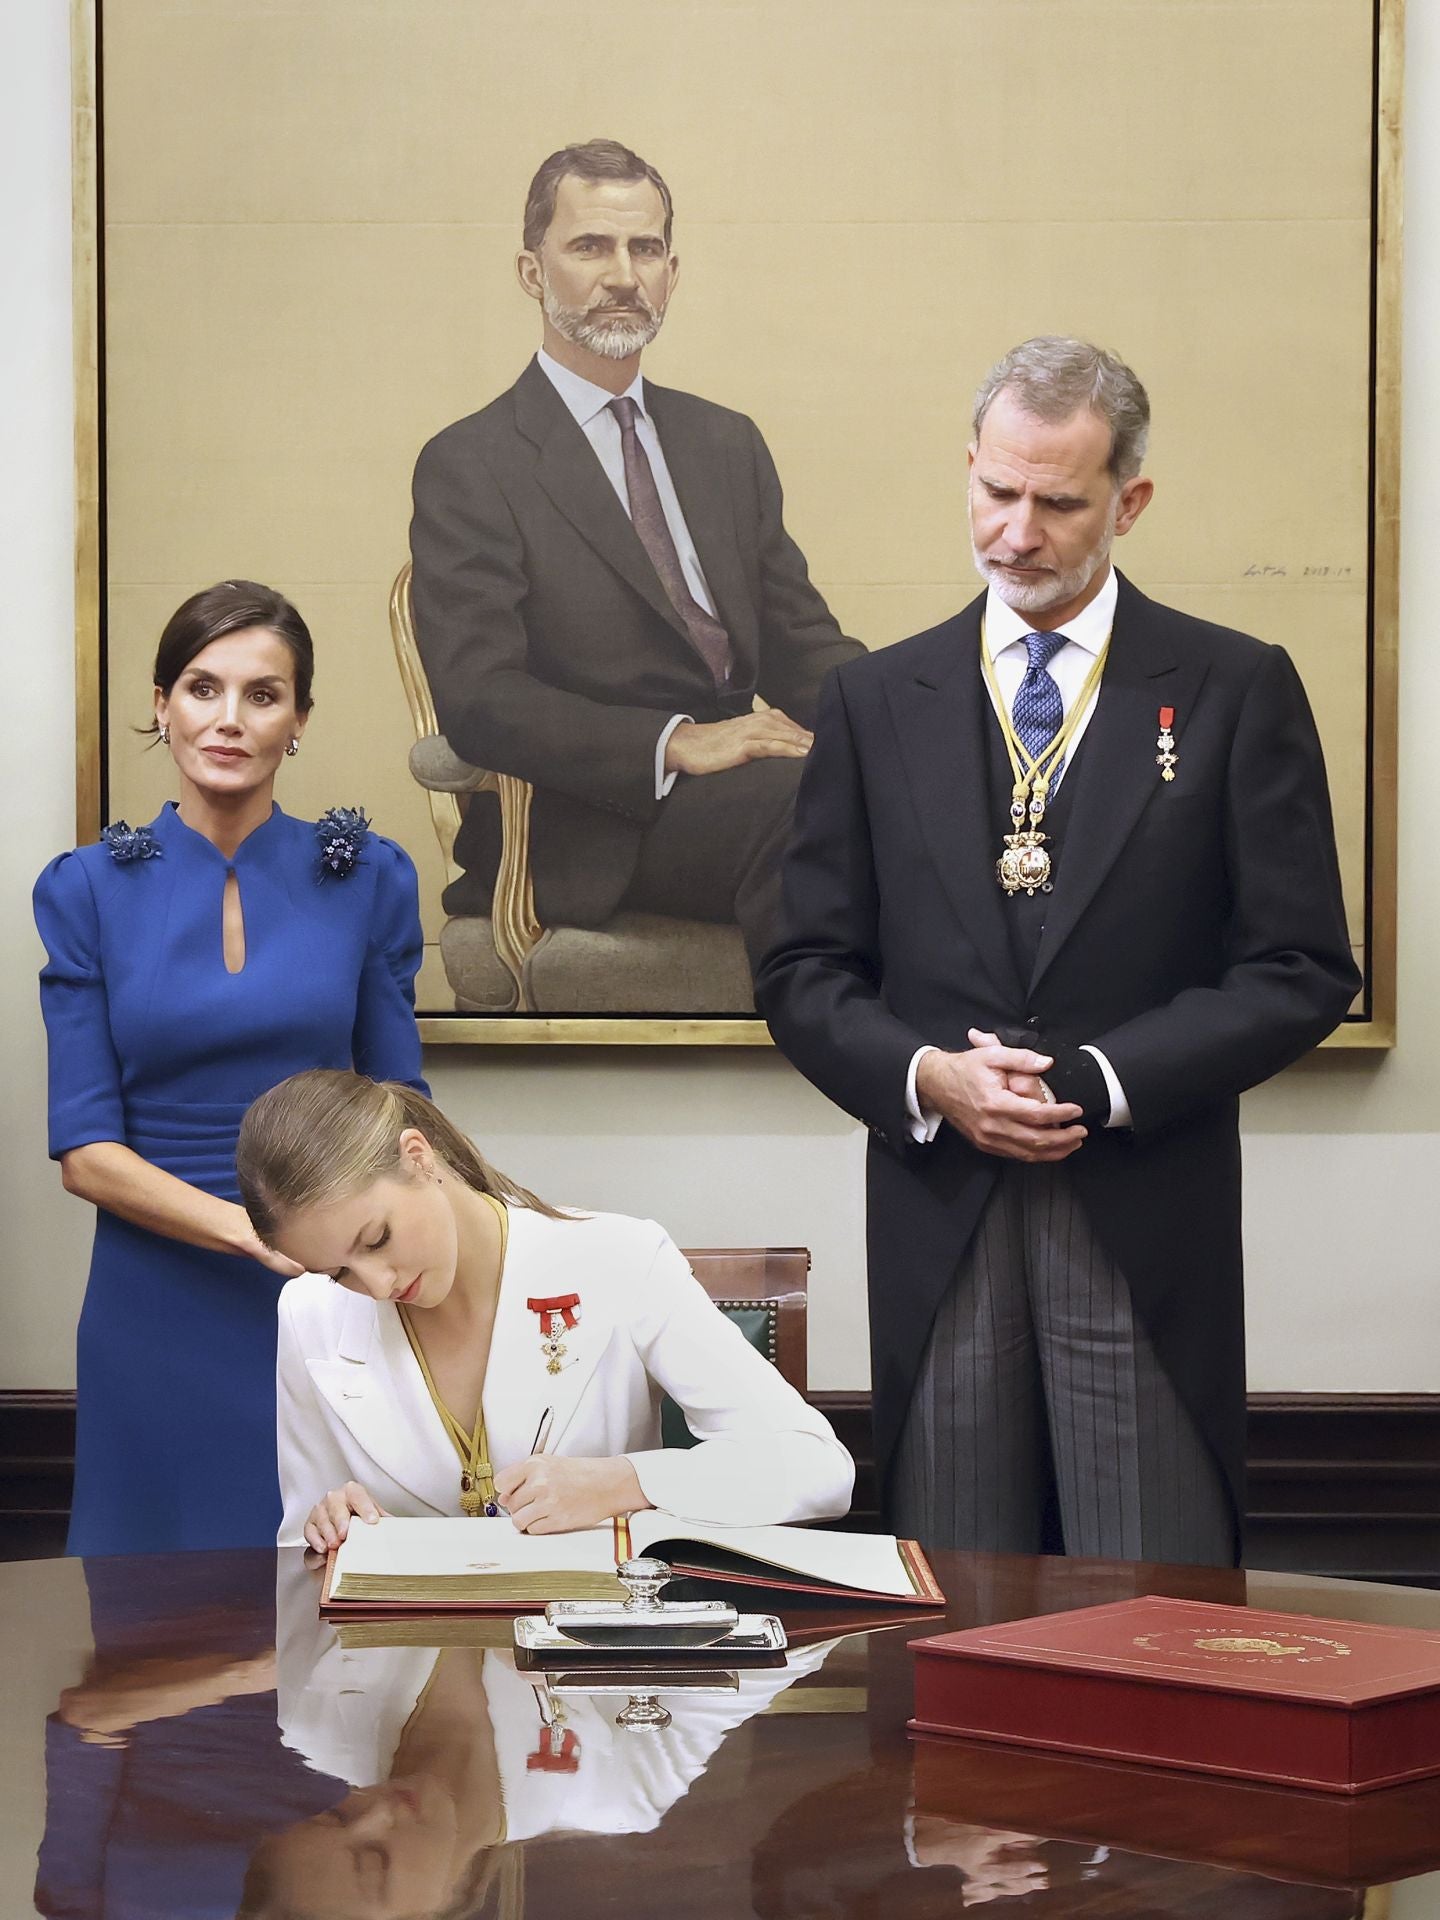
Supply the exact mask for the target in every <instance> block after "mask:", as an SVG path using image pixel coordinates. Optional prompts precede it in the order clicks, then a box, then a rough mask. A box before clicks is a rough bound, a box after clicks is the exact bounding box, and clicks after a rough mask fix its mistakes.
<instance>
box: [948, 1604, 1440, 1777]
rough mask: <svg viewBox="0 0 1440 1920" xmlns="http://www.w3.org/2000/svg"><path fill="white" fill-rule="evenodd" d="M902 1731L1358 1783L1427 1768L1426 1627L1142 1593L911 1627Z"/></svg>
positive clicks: (1437, 1751)
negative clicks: (935, 1628) (911, 1681)
mask: <svg viewBox="0 0 1440 1920" xmlns="http://www.w3.org/2000/svg"><path fill="white" fill-rule="evenodd" d="M912 1651H913V1652H914V1654H915V1717H914V1719H913V1720H912V1721H911V1722H910V1727H911V1731H912V1732H914V1733H924V1734H935V1735H945V1734H957V1735H961V1736H964V1737H966V1738H970V1739H977V1738H978V1739H982V1740H994V1741H1001V1742H1003V1743H1004V1744H1005V1745H1007V1746H1023V1747H1031V1748H1038V1749H1041V1750H1048V1751H1052V1752H1064V1753H1080V1754H1090V1755H1092V1756H1095V1757H1098V1758H1101V1759H1107V1760H1123V1761H1127V1762H1138V1763H1141V1764H1144V1765H1147V1766H1161V1767H1179V1768H1183V1769H1185V1770H1186V1771H1189V1772H1200V1773H1214V1774H1225V1775H1230V1776H1233V1777H1238V1778H1241V1779H1252V1780H1268V1781H1273V1782H1277V1783H1279V1784H1283V1785H1288V1786H1297V1787H1307V1788H1311V1789H1317V1790H1319V1791H1321V1792H1327V1793H1364V1792H1368V1791H1370V1790H1372V1789H1374V1788H1377V1787H1385V1786H1393V1785H1396V1784H1398V1783H1400V1782H1402V1781H1406V1780H1419V1779H1423V1778H1425V1777H1426V1776H1428V1775H1431V1774H1440V1634H1437V1633H1424V1632H1421V1631H1419V1630H1418V1629H1416V1628H1414V1627H1386V1626H1376V1625H1371V1624H1367V1623H1361V1622H1357V1621H1350V1620H1316V1619H1311V1618H1310V1617H1309V1616H1307V1615H1305V1614H1294V1613H1267V1612H1263V1611H1261V1610H1260V1609H1258V1608H1254V1607H1226V1606H1216V1605H1213V1604H1211V1603H1209V1602H1205V1601H1198V1600H1172V1599H1166V1598H1162V1597H1161V1596H1159V1595H1146V1596H1144V1597H1143V1598H1141V1599H1137V1600H1119V1601H1116V1602H1114V1603H1113V1604H1112V1605H1110V1606H1103V1607H1082V1608H1080V1609H1078V1610H1077V1611H1075V1612H1072V1613H1056V1614H1045V1615H1043V1616H1041V1617H1040V1618H1038V1619H1034V1620H1011V1621H1006V1622H1004V1623H1003V1624H1001V1625H999V1626H993V1627H972V1628H970V1629H968V1630H967V1631H965V1632H962V1633H941V1634H933V1635H931V1636H930V1637H928V1638H926V1639H923V1640H916V1641H914V1642H912Z"/></svg>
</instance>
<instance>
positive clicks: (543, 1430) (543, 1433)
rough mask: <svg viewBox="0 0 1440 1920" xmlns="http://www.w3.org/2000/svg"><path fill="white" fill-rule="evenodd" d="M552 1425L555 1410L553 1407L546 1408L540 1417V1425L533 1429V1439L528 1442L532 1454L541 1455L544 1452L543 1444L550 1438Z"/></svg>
mask: <svg viewBox="0 0 1440 1920" xmlns="http://www.w3.org/2000/svg"><path fill="white" fill-rule="evenodd" d="M554 1424H555V1409H554V1408H553V1407H546V1409H545V1411H544V1412H543V1413H542V1414H541V1416H540V1424H539V1426H538V1427H536V1429H535V1438H534V1439H533V1440H532V1441H531V1442H530V1451H531V1453H532V1454H535V1453H543V1452H544V1451H545V1443H546V1441H547V1440H548V1439H549V1438H550V1429H551V1427H553V1426H554Z"/></svg>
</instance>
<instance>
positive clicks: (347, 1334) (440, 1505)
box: [309, 1294, 460, 1514]
mask: <svg viewBox="0 0 1440 1920" xmlns="http://www.w3.org/2000/svg"><path fill="white" fill-rule="evenodd" d="M335 1353H336V1358H335V1359H333V1360H328V1359H327V1360H319V1359H317V1360H311V1361H310V1362H309V1368H310V1376H311V1378H312V1379H313V1380H314V1382H315V1384H316V1386H317V1387H318V1388H319V1389H320V1391H321V1393H323V1394H324V1396H325V1398H326V1400H327V1401H328V1402H329V1403H330V1406H331V1407H332V1408H333V1410H334V1412H335V1414H336V1415H337V1416H338V1418H339V1419H340V1420H342V1421H343V1422H344V1424H345V1426H346V1427H348V1428H349V1430H350V1432H351V1433H352V1434H353V1435H354V1437H355V1439H356V1441H357V1442H358V1443H359V1445H360V1446H361V1447H362V1448H363V1449H364V1451H365V1452H366V1453H367V1454H368V1455H369V1457H370V1458H371V1459H372V1460H373V1461H374V1462H375V1464H376V1466H377V1467H379V1469H380V1470H381V1472H382V1473H385V1474H387V1475H388V1476H389V1478H390V1479H391V1480H393V1481H394V1482H395V1484H396V1485H397V1486H400V1487H403V1488H404V1489H405V1491H406V1492H407V1493H408V1494H411V1495H413V1496H414V1498H415V1500H416V1501H417V1502H418V1503H419V1504H420V1505H422V1506H423V1507H425V1508H426V1509H427V1510H428V1511H429V1512H431V1513H439V1514H446V1513H455V1512H456V1511H457V1510H458V1507H459V1502H460V1463H459V1460H458V1458H457V1457H456V1453H455V1449H454V1448H453V1447H452V1446H451V1444H450V1441H449V1438H448V1436H447V1435H446V1433H445V1430H444V1428H443V1427H442V1426H441V1424H440V1416H439V1415H438V1414H437V1413H436V1411H435V1408H434V1406H433V1405H432V1404H431V1400H430V1394H429V1392H428V1390H427V1388H426V1386H425V1382H424V1379H423V1378H422V1376H421V1373H420V1368H419V1366H418V1365H417V1364H416V1360H415V1356H414V1354H413V1353H412V1352H411V1350H410V1342H409V1341H408V1340H407V1339H406V1337H405V1329H404V1327H403V1326H401V1324H400V1315H399V1313H398V1311H397V1310H396V1309H395V1308H394V1307H393V1306H390V1305H388V1304H381V1303H379V1302H377V1301H374V1300H371V1299H368V1298H366V1297H365V1296H364V1295H361V1294H349V1295H347V1297H346V1312H345V1317H344V1320H343V1321H342V1323H341V1327H340V1333H339V1338H338V1339H337V1341H336V1344H335ZM361 1477H362V1476H360V1475H358V1474H357V1475H356V1478H357V1479H358V1478H361ZM381 1504H382V1505H383V1504H384V1502H383V1500H382V1502H381Z"/></svg>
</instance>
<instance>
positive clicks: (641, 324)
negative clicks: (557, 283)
mask: <svg viewBox="0 0 1440 1920" xmlns="http://www.w3.org/2000/svg"><path fill="white" fill-rule="evenodd" d="M542 285H543V296H542V305H543V306H544V309H545V318H546V319H547V320H548V321H549V322H550V324H551V326H552V327H554V329H555V331H556V332H557V333H558V334H561V335H562V336H563V337H564V338H565V339H566V340H569V341H570V342H571V343H572V345H574V346H577V347H584V348H585V350H586V352H587V353H598V354H599V355H600V356H601V358H602V359H605V360H628V359H629V358H630V355H631V354H632V353H639V351H640V349H641V348H642V347H648V346H649V344H650V342H651V341H652V340H653V339H654V338H655V336H656V334H657V333H659V331H660V327H661V323H662V322H663V320H664V318H665V316H664V314H663V313H657V312H656V311H655V309H654V308H653V307H652V306H650V305H649V304H648V302H647V304H646V305H644V306H642V307H625V308H622V309H618V310H617V309H614V308H611V309H610V310H608V311H606V310H605V309H603V308H602V309H601V310H600V311H598V312H597V311H595V310H594V309H592V308H588V307H567V306H563V305H562V304H561V302H560V301H559V300H557V299H556V297H555V295H554V294H553V293H552V292H551V290H550V284H549V282H548V281H545V282H543V283H542Z"/></svg>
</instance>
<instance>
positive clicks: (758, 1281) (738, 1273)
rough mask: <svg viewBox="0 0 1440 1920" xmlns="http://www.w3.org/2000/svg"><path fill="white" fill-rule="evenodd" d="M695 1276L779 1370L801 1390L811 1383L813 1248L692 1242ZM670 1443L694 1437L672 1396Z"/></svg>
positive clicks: (663, 1423)
mask: <svg viewBox="0 0 1440 1920" xmlns="http://www.w3.org/2000/svg"><path fill="white" fill-rule="evenodd" d="M684 1252H685V1258H686V1259H687V1260H688V1261H689V1262H690V1266H691V1270H692V1271H693V1273H694V1275H695V1278H696V1279H697V1280H698V1281H699V1282H700V1284H701V1286H702V1287H704V1289H705V1291H706V1293H708V1294H709V1296H710V1298H711V1299H712V1300H713V1301H714V1302H715V1304H716V1306H717V1307H719V1309H720V1311H721V1312H722V1313H723V1314H724V1315H725V1316H726V1317H727V1319H731V1320H733V1321H734V1322H735V1323H736V1325H737V1326H738V1327H739V1329H740V1331H741V1332H742V1333H743V1334H744V1336H745V1338H746V1339H747V1340H748V1341H749V1342H750V1344H751V1346H752V1347H754V1348H755V1349H756V1350H757V1351H758V1352H760V1353H762V1354H764V1356H765V1358H766V1359H767V1360H769V1361H770V1363H771V1364H772V1365H773V1366H776V1367H778V1368H779V1370H780V1374H781V1377H782V1378H783V1379H785V1380H788V1381H789V1382H790V1385H791V1386H792V1387H794V1388H795V1390H796V1392H797V1393H802V1394H803V1393H804V1392H805V1391H806V1388H807V1387H808V1385H809V1372H808V1358H807V1339H806V1309H807V1306H808V1303H809V1297H810V1295H809V1286H810V1249H809V1248H808V1247H687V1248H685V1249H684ZM660 1429H661V1438H662V1440H663V1442H664V1444H665V1445H666V1446H667V1447H692V1446H694V1444H695V1436H694V1434H692V1433H691V1431H690V1429H689V1427H688V1426H686V1424H685V1416H684V1415H683V1414H682V1413H681V1411H680V1409H679V1407H677V1406H676V1405H675V1403H674V1401H673V1400H670V1399H666V1400H665V1402H664V1403H663V1405H662V1407H661V1410H660Z"/></svg>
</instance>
